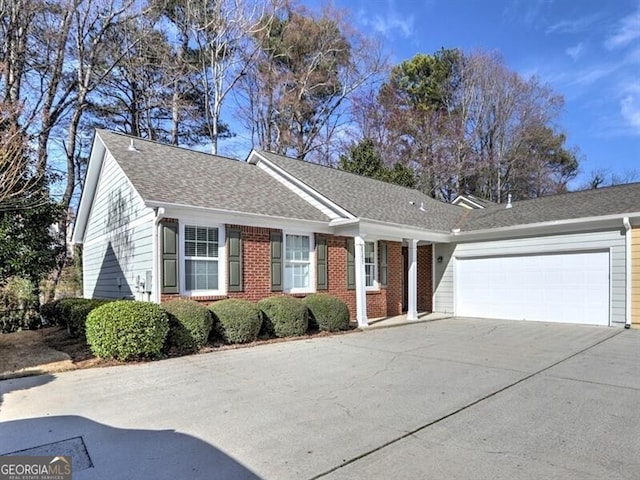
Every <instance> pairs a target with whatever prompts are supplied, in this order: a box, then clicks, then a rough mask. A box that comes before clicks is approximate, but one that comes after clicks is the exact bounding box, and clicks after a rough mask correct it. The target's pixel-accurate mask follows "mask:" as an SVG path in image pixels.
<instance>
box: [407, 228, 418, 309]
mask: <svg viewBox="0 0 640 480" xmlns="http://www.w3.org/2000/svg"><path fill="white" fill-rule="evenodd" d="M408 243H409V292H408V293H409V295H408V296H409V298H408V300H409V302H408V303H409V305H407V320H417V319H418V240H408Z"/></svg>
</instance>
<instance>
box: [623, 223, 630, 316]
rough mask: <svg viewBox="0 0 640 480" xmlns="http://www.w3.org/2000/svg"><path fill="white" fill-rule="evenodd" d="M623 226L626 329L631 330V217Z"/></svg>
mask: <svg viewBox="0 0 640 480" xmlns="http://www.w3.org/2000/svg"><path fill="white" fill-rule="evenodd" d="M622 224H623V225H624V240H625V253H624V258H625V270H626V275H625V299H626V306H625V313H626V315H625V317H626V320H625V323H624V328H631V223H630V222H629V217H624V218H623V219H622Z"/></svg>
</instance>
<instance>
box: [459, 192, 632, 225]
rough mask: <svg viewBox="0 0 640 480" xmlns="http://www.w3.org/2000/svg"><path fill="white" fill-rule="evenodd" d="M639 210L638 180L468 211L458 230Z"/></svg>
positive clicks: (608, 214)
mask: <svg viewBox="0 0 640 480" xmlns="http://www.w3.org/2000/svg"><path fill="white" fill-rule="evenodd" d="M639 213H640V183H630V184H626V185H617V186H613V187H605V188H598V189H595V190H582V191H579V192H570V193H562V194H558V195H549V196H546V197H539V198H534V199H530V200H521V201H517V202H512V208H505V205H497V206H494V207H490V208H485V209H478V210H472V211H469V215H467V216H466V218H465V221H464V222H463V223H461V224H460V225H459V228H460V229H461V230H462V231H474V230H487V229H493V228H502V227H512V226H517V225H530V224H534V223H543V222H554V221H563V220H571V219H586V218H593V217H607V216H616V215H619V216H622V215H624V214H631V215H633V216H637V215H638V214H639Z"/></svg>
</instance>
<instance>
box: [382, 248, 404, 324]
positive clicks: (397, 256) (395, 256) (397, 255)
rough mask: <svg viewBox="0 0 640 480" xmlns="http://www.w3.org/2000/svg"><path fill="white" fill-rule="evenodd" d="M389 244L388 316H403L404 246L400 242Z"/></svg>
mask: <svg viewBox="0 0 640 480" xmlns="http://www.w3.org/2000/svg"><path fill="white" fill-rule="evenodd" d="M386 243H387V262H388V269H389V270H388V279H387V288H386V290H387V315H388V316H394V315H401V314H402V271H403V268H402V244H401V243H400V242H386Z"/></svg>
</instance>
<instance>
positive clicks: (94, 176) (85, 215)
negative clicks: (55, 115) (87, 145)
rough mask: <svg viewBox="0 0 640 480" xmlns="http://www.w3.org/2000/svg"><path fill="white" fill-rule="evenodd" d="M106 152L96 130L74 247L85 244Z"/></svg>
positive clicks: (74, 230) (73, 238)
mask: <svg viewBox="0 0 640 480" xmlns="http://www.w3.org/2000/svg"><path fill="white" fill-rule="evenodd" d="M106 151H107V147H106V145H105V144H104V142H103V140H102V139H101V138H100V134H99V131H98V130H96V131H95V132H94V135H93V142H92V146H91V154H90V155H89V163H88V166H87V173H86V176H85V182H84V187H83V189H82V194H81V195H80V203H79V205H78V213H77V215H76V220H75V222H74V225H73V234H72V236H71V243H72V244H73V245H80V244H82V243H84V236H85V232H86V229H87V222H88V220H89V215H90V213H91V207H92V205H93V199H94V197H95V194H96V190H97V187H98V179H99V177H100V171H101V170H102V163H103V162H104V158H105V155H106Z"/></svg>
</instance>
